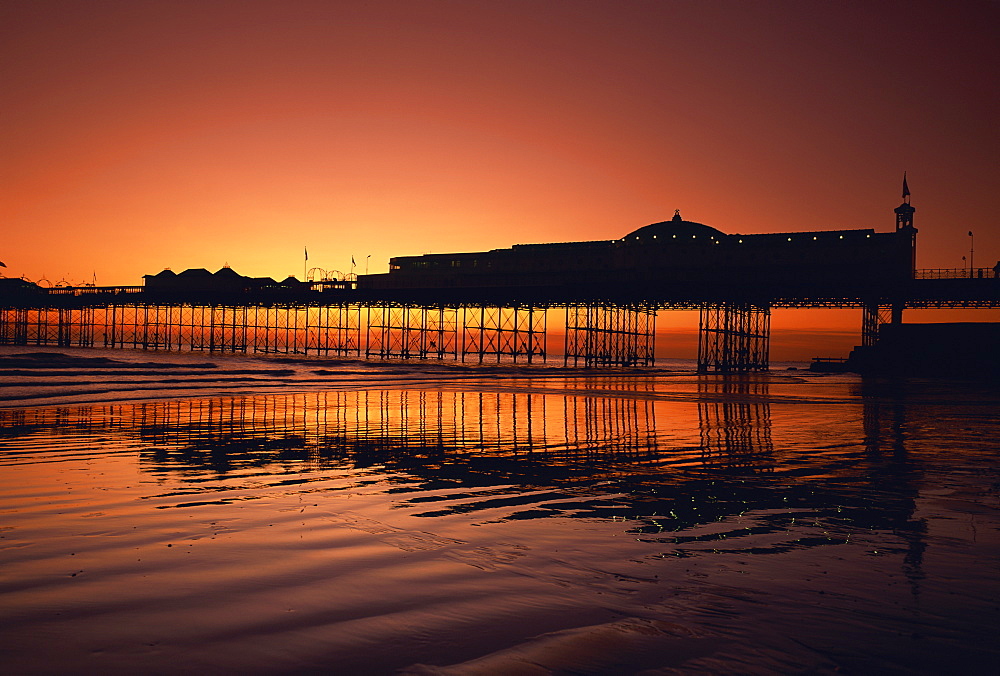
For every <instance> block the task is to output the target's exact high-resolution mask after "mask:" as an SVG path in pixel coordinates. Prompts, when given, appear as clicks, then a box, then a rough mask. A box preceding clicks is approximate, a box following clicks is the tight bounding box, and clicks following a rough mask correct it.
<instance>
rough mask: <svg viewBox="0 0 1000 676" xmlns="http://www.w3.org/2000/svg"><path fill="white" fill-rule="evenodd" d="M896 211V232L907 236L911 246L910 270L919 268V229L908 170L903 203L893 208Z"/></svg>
mask: <svg viewBox="0 0 1000 676" xmlns="http://www.w3.org/2000/svg"><path fill="white" fill-rule="evenodd" d="M893 211H895V212H896V233H897V234H898V235H899V236H901V237H905V238H906V240H907V245H908V246H909V247H910V270H911V274H912V271H914V270H916V269H917V229H916V228H914V227H913V212H914V211H916V209H914V208H913V207H912V206H911V205H910V187H909V186H908V185H907V184H906V172H905V171H904V172H903V203H902V204H900V205H899V206H898V207H896V208H895V209H893Z"/></svg>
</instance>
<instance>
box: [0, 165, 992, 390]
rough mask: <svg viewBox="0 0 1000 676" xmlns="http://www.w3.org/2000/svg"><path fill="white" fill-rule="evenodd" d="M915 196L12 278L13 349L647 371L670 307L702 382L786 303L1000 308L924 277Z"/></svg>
mask: <svg viewBox="0 0 1000 676" xmlns="http://www.w3.org/2000/svg"><path fill="white" fill-rule="evenodd" d="M914 212H915V209H914V207H912V206H911V205H910V202H909V191H908V190H906V189H905V184H904V195H903V203H902V204H901V205H900V206H899V207H897V208H896V209H895V215H896V222H895V228H894V229H893V230H891V231H888V232H877V231H876V230H875V229H871V228H864V229H847V230H819V229H805V230H802V231H798V232H784V233H768V234H750V235H746V234H726V233H724V232H722V231H721V230H718V229H716V228H713V227H710V226H707V225H704V224H701V223H696V222H693V221H688V220H685V219H684V218H683V217H682V216H681V214H680V212H679V211H678V212H676V213H675V214H674V216H673V218H671V219H670V220H667V221H663V222H659V223H653V224H650V225H646V226H643V227H641V228H638V229H637V230H634V231H632V232H629V233H628V234H626V235H624V236H622V237H620V238H617V239H610V240H600V241H587V242H563V243H549V244H518V245H514V246H512V247H511V248H507V249H494V250H491V251H481V252H468V253H453V254H427V255H423V256H402V257H396V258H392V259H391V260H390V269H389V272H388V273H385V274H376V275H360V276H357V277H353V276H352V277H350V278H345V279H339V280H338V279H325V280H323V281H319V282H300V281H298V280H296V279H295V278H291V277H290V278H287V279H285V280H283V281H280V282H278V281H275V280H272V279H269V278H250V277H244V276H242V275H239V274H238V273H236V272H235V271H233V270H231V269H229V268H223V269H221V270H219V271H217V272H215V273H211V272H209V271H207V270H187V271H184V272H181V273H179V274H175V273H173V272H170V271H164V272H161V273H158V274H156V275H147V276H146V277H145V284H144V285H143V286H139V287H62V288H52V289H43V288H39V287H37V286H35V285H32V284H29V283H26V282H23V281H22V280H0V344H15V345H61V346H71V345H76V346H101V347H130V348H143V349H163V350H208V351H224V352H263V353H275V352H276V353H302V354H317V355H325V356H329V355H335V356H357V357H367V358H379V359H393V358H409V359H455V360H462V361H473V362H478V363H484V362H491V361H492V362H497V361H501V360H511V361H515V362H527V363H535V362H538V361H543V360H545V358H546V356H547V354H548V352H549V349H548V342H547V336H548V333H549V329H550V328H551V327H550V326H549V324H550V322H551V321H552V318H554V317H558V318H560V319H561V318H562V317H565V324H564V325H563V331H562V333H564V339H563V340H564V343H563V350H562V351H563V363H564V364H566V365H571V366H584V367H597V366H648V365H651V364H653V362H654V347H655V340H654V339H655V329H656V315H657V312H659V311H664V310H675V309H685V310H698V311H699V316H700V321H699V333H700V335H699V347H698V367H699V370H701V371H704V372H745V371H756V370H765V369H767V368H768V361H769V357H768V352H769V349H768V348H769V337H770V312H771V309H772V308H775V307H789V308H859V309H861V311H862V316H861V341H860V342H861V345H873V344H875V342H876V341H877V340H878V335H879V332H880V329H881V327H882V326H883V325H884V324H886V323H896V324H898V323H899V322H900V321H901V319H902V314H903V311H904V310H905V309H907V308H954V307H966V308H995V307H1000V279H998V278H997V275H996V273H995V271H994V269H992V268H990V269H985V268H984V269H983V270H916V269H915V260H916V259H915V251H916V236H917V230H916V228H915V227H914Z"/></svg>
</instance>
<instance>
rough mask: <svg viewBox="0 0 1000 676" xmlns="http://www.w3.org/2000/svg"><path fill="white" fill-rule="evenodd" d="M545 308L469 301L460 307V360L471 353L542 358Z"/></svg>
mask: <svg viewBox="0 0 1000 676" xmlns="http://www.w3.org/2000/svg"><path fill="white" fill-rule="evenodd" d="M545 320H546V310H545V308H538V307H532V306H530V305H529V306H523V305H515V306H511V307H499V306H491V305H478V306H476V305H470V306H466V307H465V308H464V309H463V322H462V326H463V330H462V361H465V360H466V357H475V358H476V359H478V361H479V363H482V362H484V361H485V360H486V359H489V360H490V361H496V362H499V361H500V358H501V356H503V355H507V356H509V357H512V358H513V360H514V361H515V362H516V361H518V360H519V359H524V360H525V361H527V362H528V363H529V364H530V363H532V362H533V361H536V360H538V359H539V358H540V359H541V360H542V361H545V323H546V322H545Z"/></svg>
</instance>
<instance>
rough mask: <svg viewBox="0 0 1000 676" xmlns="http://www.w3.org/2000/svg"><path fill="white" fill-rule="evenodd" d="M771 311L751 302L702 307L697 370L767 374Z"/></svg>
mask: <svg viewBox="0 0 1000 676" xmlns="http://www.w3.org/2000/svg"><path fill="white" fill-rule="evenodd" d="M770 335H771V309H770V308H769V307H767V306H758V305H751V304H749V303H719V304H711V305H703V306H702V308H701V316H700V321H699V335H698V371H700V372H702V373H704V372H707V371H721V372H746V371H766V370H767V366H768V343H769V341H770Z"/></svg>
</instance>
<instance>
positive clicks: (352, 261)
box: [351, 254, 357, 267]
mask: <svg viewBox="0 0 1000 676" xmlns="http://www.w3.org/2000/svg"><path fill="white" fill-rule="evenodd" d="M355 265H357V263H355V262H354V255H353V254H352V255H351V267H354V266H355Z"/></svg>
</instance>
